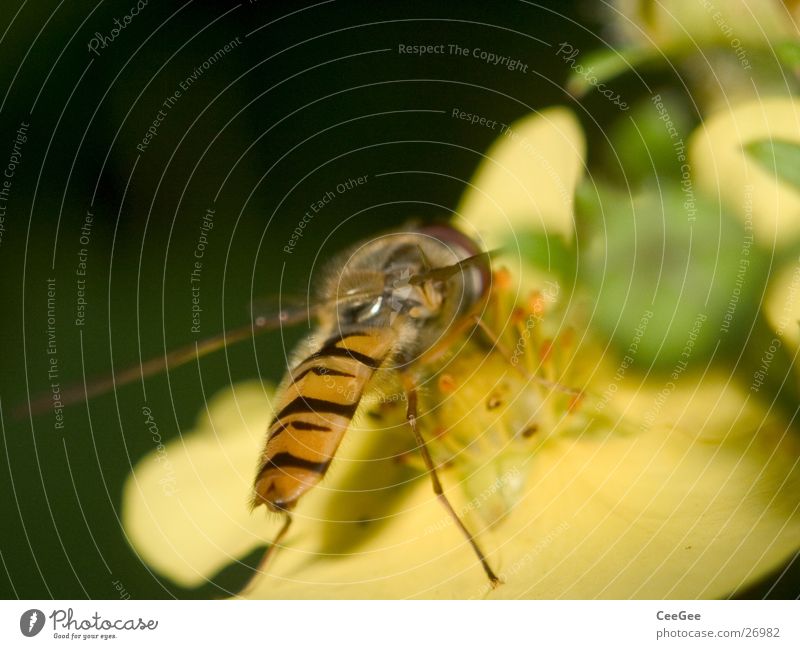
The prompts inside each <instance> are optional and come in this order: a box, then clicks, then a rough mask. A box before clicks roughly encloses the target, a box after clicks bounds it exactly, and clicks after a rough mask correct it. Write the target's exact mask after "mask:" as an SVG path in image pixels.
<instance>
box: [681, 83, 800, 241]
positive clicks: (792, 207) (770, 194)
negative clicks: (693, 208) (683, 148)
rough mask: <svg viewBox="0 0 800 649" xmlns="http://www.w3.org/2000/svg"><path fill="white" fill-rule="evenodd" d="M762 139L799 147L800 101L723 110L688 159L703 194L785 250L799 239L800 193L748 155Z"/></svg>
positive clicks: (696, 137) (696, 139)
mask: <svg viewBox="0 0 800 649" xmlns="http://www.w3.org/2000/svg"><path fill="white" fill-rule="evenodd" d="M758 140H772V141H786V142H791V143H794V144H796V145H800V102H798V101H797V100H796V99H794V98H778V97H773V98H766V99H761V100H759V101H751V102H747V103H744V104H738V105H734V106H733V107H731V108H728V109H726V110H724V111H719V112H718V113H716V114H714V115H712V116H710V117H709V118H708V119H707V120H706V121H705V122H704V123H703V125H702V126H701V127H700V128H698V129H697V131H695V133H694V134H693V136H692V138H691V141H690V143H689V153H690V159H691V163H692V168H693V169H694V173H695V178H696V180H697V184H698V187H699V188H700V189H702V190H704V191H706V192H708V193H709V194H711V195H712V196H718V197H719V198H720V199H721V200H722V201H723V202H724V203H725V204H727V205H730V206H731V207H733V208H734V209H735V210H736V212H737V214H739V216H740V218H741V219H742V221H743V222H744V224H745V227H746V228H747V229H748V230H752V232H753V234H754V235H755V237H756V240H757V241H758V242H759V243H761V244H762V245H764V246H766V247H768V248H772V247H781V246H785V245H787V244H789V243H791V242H796V241H797V240H798V237H799V236H800V191H799V190H798V189H797V187H793V186H792V185H790V184H788V183H786V182H785V181H784V180H782V179H781V178H780V177H778V175H777V174H775V173H770V172H769V171H768V170H767V169H765V168H764V167H763V166H761V165H759V164H758V162H756V160H754V159H753V157H752V156H751V155H749V154H748V153H747V152H746V150H745V146H746V145H748V144H750V143H751V142H755V141H758Z"/></svg>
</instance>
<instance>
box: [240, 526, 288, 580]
mask: <svg viewBox="0 0 800 649" xmlns="http://www.w3.org/2000/svg"><path fill="white" fill-rule="evenodd" d="M284 514H285V516H286V520H285V521H284V522H283V526H282V527H281V529H280V530H279V531H278V533H277V534H276V535H275V538H274V539H273V540H272V543H271V544H270V545H269V547H268V548H267V549H266V550H265V551H264V556H262V557H261V560H260V561H259V562H258V565H257V566H256V568H255V572H254V573H253V576H252V577H250V580H249V581H248V582H247V584H246V585H245V587H244V588H242V590H241V591H239V595H240V596H242V595H246V594H247V593H248V591H250V590H251V589H252V588H253V586H254V585H255V582H256V580H257V579H258V578H259V577H260V576H261V575H262V574H263V573H264V572H265V571H266V568H267V564H268V563H269V561H270V559H271V558H272V556H273V555H274V554H275V552H276V551H277V550H278V548H279V547H280V542H281V541H282V540H283V537H284V536H286V532H288V531H289V526H290V525H291V524H292V516H291V514H290V513H289V512H287V511H284Z"/></svg>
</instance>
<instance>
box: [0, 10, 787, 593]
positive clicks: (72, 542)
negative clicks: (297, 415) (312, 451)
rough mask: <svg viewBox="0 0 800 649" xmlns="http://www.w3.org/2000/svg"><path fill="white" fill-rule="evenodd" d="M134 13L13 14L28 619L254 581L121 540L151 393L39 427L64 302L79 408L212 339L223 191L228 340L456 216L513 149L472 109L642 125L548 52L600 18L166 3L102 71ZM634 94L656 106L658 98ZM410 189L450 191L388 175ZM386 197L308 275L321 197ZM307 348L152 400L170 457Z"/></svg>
mask: <svg viewBox="0 0 800 649" xmlns="http://www.w3.org/2000/svg"><path fill="white" fill-rule="evenodd" d="M134 4H135V0H125V1H122V2H100V3H99V4H97V5H95V3H92V2H86V3H84V2H80V3H77V2H75V3H69V2H68V3H64V5H63V6H61V7H59V8H58V9H56V7H57V5H58V3H57V2H49V1H45V0H39V1H37V2H35V3H28V4H27V5H26V6H25V7H24V8H23V9H22V10H21V11H20V12H19V14H17V9H18V8H19V7H18V4H17V3H14V2H11V3H7V2H4V3H3V6H2V8H1V9H0V33H2V31H4V30H6V33H5V37H4V39H3V41H2V43H0V56H1V57H2V58H1V59H0V60H2V68H0V79H1V80H2V82H0V92H2V93H3V94H4V95H5V94H6V90H7V91H8V92H7V95H6V97H5V103H4V104H3V106H2V110H0V163H2V164H5V160H6V156H7V155H8V154H10V151H11V146H12V141H13V138H14V133H15V131H16V130H17V128H18V126H19V124H20V122H22V121H27V122H29V123H30V128H29V140H28V142H27V143H26V144H25V146H24V149H23V152H22V163H21V164H20V166H19V167H18V169H17V173H16V175H15V177H14V179H13V188H12V193H11V197H10V201H9V211H8V216H7V218H6V221H5V224H4V225H5V228H6V231H5V233H4V236H3V239H2V245H0V285H1V286H2V292H3V293H2V295H3V307H4V317H3V318H2V338H0V339H2V341H3V353H2V358H3V360H2V388H1V390H0V398H1V399H2V424H3V428H2V433H3V435H2V436H3V444H2V447H1V448H2V454H3V460H2V462H1V463H0V480H1V482H0V489H2V494H3V499H2V517H1V518H0V520H2V543H1V544H0V551H1V552H2V555H1V556H2V564H3V565H2V568H0V595H2V596H3V597H5V598H14V597H19V598H34V599H37V598H49V597H54V598H83V597H92V598H115V597H116V596H117V593H116V590H115V588H114V586H113V584H112V582H113V581H114V580H115V579H119V580H120V581H121V582H122V583H123V584H124V587H125V588H126V590H127V591H128V592H129V593H130V594H131V596H132V597H134V598H160V597H192V596H204V597H205V596H218V595H222V594H224V589H225V588H233V587H235V586H236V584H237V580H240V579H241V578H242V575H241V574H239V573H236V571H234V573H235V574H226V575H222V576H221V577H220V579H219V580H217V586H210V585H209V586H207V587H204V588H203V589H201V590H200V591H196V592H187V591H185V590H182V589H180V588H178V587H176V586H175V585H174V584H172V583H170V582H169V581H168V580H165V579H162V578H160V577H159V576H158V575H155V574H153V573H151V572H150V571H149V570H148V568H147V566H146V565H144V564H142V562H140V560H139V559H138V558H137V557H136V555H135V554H134V552H133V551H132V550H131V548H130V547H129V546H128V544H127V542H126V540H125V536H124V533H123V530H122V528H121V525H120V523H119V507H120V493H121V488H122V484H123V482H124V480H125V477H126V476H127V474H128V472H129V471H130V466H131V464H132V463H134V462H136V461H137V460H138V459H140V458H141V457H142V456H144V455H145V454H147V453H148V452H150V451H151V450H152V448H153V444H152V441H151V439H150V435H149V434H148V432H147V430H146V428H145V427H144V426H143V425H142V417H141V406H142V404H143V403H144V402H145V397H144V394H143V391H142V385H141V384H140V383H135V384H133V385H129V386H126V387H124V388H120V389H119V390H118V391H117V392H116V393H113V394H108V395H106V396H103V397H98V398H95V399H93V400H91V402H90V403H89V404H78V405H75V406H72V407H70V408H68V409H67V410H66V411H65V417H66V419H65V428H64V430H63V431H62V430H55V429H54V426H53V416H52V412H49V411H48V412H45V413H44V414H42V415H41V416H38V417H35V418H33V419H32V420H29V419H28V418H27V417H23V418H21V419H20V418H14V416H13V412H12V411H13V410H14V408H15V407H16V406H18V405H20V404H25V403H27V398H28V397H27V395H28V394H31V395H35V394H38V393H41V392H42V391H43V390H47V389H48V384H49V381H48V379H47V363H48V359H47V354H46V344H47V335H46V309H47V303H46V282H47V279H48V277H55V278H56V281H57V287H58V288H57V342H58V358H59V361H60V369H61V373H60V379H61V382H62V385H65V384H69V383H72V382H73V381H76V380H80V379H81V376H82V373H83V372H85V374H86V375H87V376H95V375H104V374H108V373H110V371H111V369H112V366H113V368H116V369H117V370H119V369H120V368H123V367H126V366H129V365H131V364H134V363H136V362H138V360H139V358H140V353H141V356H142V357H143V358H148V357H151V356H156V355H158V354H161V353H163V351H164V350H165V349H172V348H174V347H177V346H181V345H184V344H187V343H190V342H192V341H193V340H195V338H196V337H197V336H196V335H195V334H192V333H191V330H190V328H191V311H190V309H191V292H190V290H189V280H188V278H189V274H190V272H191V268H192V263H193V257H192V252H193V250H194V247H195V245H196V242H197V237H198V234H199V229H200V223H201V217H202V215H203V213H204V211H205V209H206V208H207V207H209V206H210V205H211V204H212V201H213V200H214V196H215V195H216V193H217V192H218V191H220V190H221V191H220V196H219V199H218V200H217V202H216V219H215V227H214V229H213V230H212V232H211V234H210V243H209V246H208V249H207V251H206V256H205V258H204V268H203V274H202V283H201V291H202V292H201V295H202V307H203V309H204V312H203V315H202V325H201V326H202V334H203V335H210V334H213V333H216V332H219V331H221V330H223V329H225V328H231V327H234V326H238V325H242V324H245V323H247V322H248V319H249V305H250V304H251V302H252V300H253V298H254V297H258V296H263V295H275V294H277V293H278V292H279V291H288V292H290V293H300V294H303V293H304V292H305V290H306V287H307V284H308V280H309V275H310V273H311V271H312V266H313V262H314V260H315V258H316V256H317V254H318V252H319V259H320V260H324V259H327V258H328V257H329V256H330V255H331V254H333V253H334V252H335V251H337V250H339V249H341V248H342V247H343V246H344V245H346V244H348V243H351V242H352V241H354V240H357V239H359V238H362V237H364V236H366V235H368V234H370V233H374V232H378V231H381V230H383V229H386V228H387V227H390V226H393V225H397V224H401V223H403V222H404V221H406V220H407V219H408V218H409V217H418V218H422V219H425V220H429V219H435V218H443V217H447V215H448V211H449V210H451V209H453V208H454V207H455V206H456V204H457V201H458V198H459V196H460V194H461V192H462V190H463V182H464V181H466V180H468V179H469V177H470V176H471V174H472V172H473V171H474V169H475V168H476V167H477V165H478V164H479V162H480V152H482V151H485V149H486V148H487V146H488V145H489V144H490V143H491V142H492V141H493V140H494V139H495V138H496V137H497V133H496V132H492V131H490V130H487V129H485V128H480V127H478V126H471V125H469V124H467V123H465V122H463V121H457V120H455V119H453V118H452V117H451V116H450V114H449V113H450V111H451V110H452V109H453V108H455V107H458V108H461V109H463V110H466V111H468V112H472V113H479V114H482V115H485V116H487V117H489V118H490V119H497V120H501V121H503V122H506V123H508V122H510V121H513V120H514V119H515V118H518V117H520V116H523V115H525V114H527V113H529V112H530V111H531V110H535V109H537V108H543V107H547V106H551V105H554V104H566V105H571V106H573V107H575V108H576V111H577V112H578V113H579V115H580V117H581V120H582V122H583V123H584V127H585V129H586V130H587V133H588V134H589V139H590V143H598V145H599V146H598V148H602V146H603V143H604V141H605V136H604V134H603V129H604V128H605V126H606V125H607V124H608V123H609V121H610V120H612V119H615V118H616V117H618V112H617V111H616V109H615V108H614V107H613V106H612V105H611V104H610V103H609V102H607V101H605V100H604V99H603V98H602V97H599V96H592V95H590V96H588V97H587V98H586V100H585V101H583V102H582V105H581V106H578V105H577V104H576V102H575V101H574V100H573V99H572V98H571V97H569V96H568V95H567V94H566V93H565V92H564V91H563V90H562V88H563V82H564V80H565V78H566V75H567V73H568V69H567V67H566V65H565V64H564V62H563V61H562V60H561V58H560V57H558V56H556V55H555V49H557V48H554V47H549V46H546V45H543V44H542V43H541V42H539V41H538V40H537V39H542V40H544V41H546V42H547V43H551V44H557V43H558V42H560V41H564V40H566V41H569V42H571V43H572V44H573V45H575V46H577V47H579V48H581V49H582V50H589V49H592V48H597V47H601V46H603V43H602V41H601V40H600V38H601V37H607V36H608V34H607V33H606V31H604V28H603V26H602V25H601V23H600V21H599V20H598V15H597V14H596V10H595V9H594V8H593V7H594V6H595V3H586V4H585V5H582V4H580V3H568V2H548V3H542V4H537V3H527V2H510V1H508V2H505V1H504V2H491V3H489V2H437V3H430V2H403V3H375V2H339V1H336V2H329V3H320V4H319V6H316V7H314V8H313V9H310V10H308V11H305V12H298V13H294V14H293V13H292V12H296V11H297V10H298V9H300V8H301V7H303V6H305V5H303V4H302V3H296V2H291V3H289V2H267V1H262V2H254V3H252V4H251V3H248V2H243V3H226V2H213V3H212V2H206V3H203V2H191V1H190V2H187V3H185V4H182V3H180V2H176V3H173V2H167V1H160V2H159V1H158V0H150V2H149V4H148V6H147V7H146V8H145V9H144V10H143V11H142V12H141V14H140V15H139V16H137V17H136V18H134V19H133V21H132V22H131V24H130V25H129V26H128V27H127V28H126V29H125V30H123V31H122V32H121V33H120V35H119V36H118V37H117V38H116V40H115V41H114V42H113V43H112V44H110V45H109V46H108V47H107V48H106V49H103V50H100V53H99V56H95V55H93V54H91V53H89V52H88V51H87V42H88V41H89V39H90V38H91V37H92V35H93V33H94V32H95V31H100V32H102V33H107V32H108V31H109V30H110V29H111V27H113V19H114V17H121V16H123V15H124V14H125V13H127V12H128V11H129V9H130V7H131V6H133V5H134ZM308 4H309V5H310V4H314V3H308ZM576 4H577V6H576ZM260 26H263V28H262V29H260V30H259V31H257V32H255V33H254V34H252V35H250V36H247V37H245V35H246V34H248V33H249V32H251V31H252V30H253V29H255V28H256V27H260ZM237 36H240V37H242V45H241V46H239V47H237V48H236V49H234V50H233V51H232V52H231V53H230V54H228V55H227V56H225V57H224V58H222V59H221V60H220V61H219V62H217V63H216V64H215V65H214V66H213V67H211V68H210V69H209V70H208V71H207V72H206V73H204V74H203V75H202V76H201V77H200V78H199V79H198V80H197V82H196V83H195V84H194V85H193V86H192V87H191V88H190V89H189V90H188V92H185V93H184V95H183V97H182V98H181V99H180V100H179V101H178V103H177V104H176V105H175V106H174V107H173V108H171V109H170V110H169V111H168V114H167V117H166V118H165V120H164V121H163V123H162V124H161V126H160V127H159V130H158V134H157V136H156V137H155V138H154V139H153V141H152V142H151V144H150V146H149V148H148V149H147V151H146V152H145V153H144V154H141V155H140V154H139V152H137V150H136V144H137V143H138V142H139V141H140V140H141V138H142V137H143V136H144V134H145V132H146V130H147V127H148V126H149V124H150V123H151V121H152V120H153V119H154V118H155V116H156V113H157V112H158V110H159V108H161V103H162V102H163V101H164V100H165V99H166V97H168V96H169V95H171V94H172V92H173V91H174V89H175V88H176V87H178V83H179V82H180V81H181V80H183V79H185V78H186V77H187V76H188V75H189V74H190V73H191V71H192V70H193V68H195V67H196V66H198V65H199V64H201V63H202V62H203V61H205V60H206V59H207V58H208V57H209V56H211V55H212V54H213V53H214V52H215V51H216V50H217V49H219V48H220V47H222V46H223V45H224V44H225V43H227V42H229V41H231V40H233V39H234V38H235V37H237ZM399 43H459V44H461V45H465V46H468V47H471V48H474V47H481V48H482V49H485V50H487V51H492V52H497V53H500V54H505V55H508V56H511V57H515V58H519V59H521V60H522V61H524V62H526V63H528V65H529V72H528V74H527V75H523V74H521V73H520V72H509V71H507V70H505V69H504V68H502V67H492V66H489V65H486V64H485V63H483V62H480V61H477V60H474V59H471V58H466V59H462V58H460V57H455V56H425V57H413V56H408V55H400V54H398V53H397V46H398V44H399ZM384 49H386V50H389V51H386V52H373V53H369V54H363V53H365V52H369V51H374V50H384ZM649 81H650V82H651V83H656V84H657V83H659V82H663V83H667V82H668V81H669V79H666V78H664V79H660V78H659V77H658V75H657V74H653V75H651V76H650V77H649ZM615 88H618V89H619V90H620V91H621V93H622V94H624V95H625V96H627V97H631V98H636V97H637V96H640V95H643V94H644V88H642V87H641V85H640V82H639V81H638V80H637V79H635V78H633V77H632V75H631V78H627V77H626V78H622V79H620V80H618V82H615ZM34 102H35V104H34ZM426 111H446V112H445V113H444V114H442V113H438V112H426ZM594 150H595V148H594V145H593V144H590V151H594ZM591 156H592V157H590V163H592V162H595V159H594V158H595V154H594V153H592V154H591ZM409 170H412V171H426V172H434V174H436V175H434V174H423V173H412V174H400V175H389V176H384V177H375V174H380V173H385V172H391V171H409ZM613 171H614V170H613V169H610V170H609V172H610V173H609V175H613ZM364 174H368V175H369V181H368V182H367V184H366V185H364V186H362V187H360V188H358V189H357V190H354V191H350V192H347V193H345V194H343V195H341V196H337V198H336V199H335V201H334V202H333V203H331V204H330V205H328V206H327V207H326V208H325V209H324V210H323V211H322V212H321V213H320V214H319V215H318V216H316V217H315V219H314V220H313V222H312V223H311V224H310V225H309V226H308V227H307V228H306V230H305V234H304V236H303V238H302V239H300V240H299V242H298V244H297V246H296V248H295V252H294V253H293V254H292V255H287V254H285V253H284V252H283V247H284V245H286V241H287V240H288V238H289V236H290V234H291V232H292V230H293V229H294V227H295V225H296V223H297V221H298V220H299V219H300V218H301V217H302V215H303V213H304V212H305V211H306V210H308V207H309V204H310V203H311V202H312V201H313V200H315V199H317V198H319V197H320V196H322V195H323V194H325V192H326V191H328V190H333V189H334V188H335V186H336V184H337V183H339V182H341V181H343V180H344V179H346V178H348V177H357V176H362V175H364ZM446 176H452V178H453V180H451V179H448V178H446ZM226 177H227V178H226ZM455 179H457V180H455ZM223 182H224V186H223ZM95 191H96V196H95V199H94V203H93V205H92V196H93V195H94V193H95ZM88 209H91V210H92V212H93V213H94V215H95V226H94V228H93V232H92V236H91V243H90V245H89V257H88V264H89V267H88V270H89V272H88V277H87V293H88V296H87V301H88V308H87V313H86V315H87V318H86V324H85V325H84V326H83V327H81V328H78V327H76V326H75V325H74V323H73V319H74V312H75V297H76V284H75V279H76V276H75V268H76V264H77V252H78V250H79V248H80V247H81V246H80V244H79V236H80V227H81V224H82V223H83V218H84V215H85V213H86V211H87V210H88ZM318 261H319V260H317V262H316V263H318ZM51 264H52V265H51ZM281 278H283V280H281ZM301 333H302V331H287V332H285V333H284V334H283V337H282V336H281V334H280V333H275V334H272V335H266V336H263V337H262V338H261V339H259V340H258V341H256V343H255V345H253V344H250V343H244V344H240V345H237V346H235V347H231V348H230V349H228V350H226V351H225V352H223V353H218V354H216V355H214V356H210V357H207V358H204V359H203V360H202V362H201V363H200V366H199V368H198V366H196V365H190V366H188V367H184V368H181V369H177V370H175V371H174V372H172V373H171V374H170V375H169V376H166V375H162V376H158V377H155V378H152V379H150V380H148V381H147V383H146V390H147V395H146V399H147V404H148V405H149V406H150V407H151V408H152V409H153V411H154V412H156V413H159V417H158V420H159V425H160V427H161V432H162V435H163V436H164V438H165V439H170V438H173V437H175V436H177V435H178V434H179V433H180V431H184V430H187V429H189V428H190V427H191V426H192V424H193V422H194V419H195V417H196V415H197V413H198V412H199V411H200V409H201V407H202V404H203V396H202V395H203V393H205V394H206V395H211V394H213V393H214V392H216V391H217V390H218V389H220V388H222V387H224V386H226V385H228V384H229V383H230V382H232V381H239V380H243V379H248V378H253V377H257V376H261V377H263V378H264V379H266V380H270V381H277V380H278V379H279V378H280V376H281V373H282V370H283V367H284V362H285V361H284V354H285V351H286V348H287V347H290V346H291V344H292V343H293V342H294V340H296V339H297V337H298V336H299V335H301ZM81 334H82V338H81ZM81 341H82V345H83V347H82V348H81ZM201 379H202V384H201ZM251 559H252V558H251ZM774 581H775V580H774V579H772V580H769V581H768V582H765V584H764V585H762V586H760V587H759V588H756V589H754V590H752V591H750V592H748V593H745V594H744V595H745V596H759V597H760V596H763V595H764V594H765V593H767V592H768V591H769V592H770V594H771V596H783V597H786V596H791V597H794V596H796V595H797V593H798V586H797V582H798V579H797V577H796V574H795V576H792V575H791V574H790V575H789V576H787V577H785V578H783V579H782V580H780V581H779V583H778V586H777V588H774V589H772V590H770V589H771V587H772V586H773V582H774Z"/></svg>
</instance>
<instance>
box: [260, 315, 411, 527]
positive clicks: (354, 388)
mask: <svg viewBox="0 0 800 649" xmlns="http://www.w3.org/2000/svg"><path fill="white" fill-rule="evenodd" d="M395 337H396V334H395V332H394V331H393V330H391V329H364V330H359V331H355V330H354V331H350V332H347V333H342V334H339V335H336V336H334V337H332V338H330V339H329V340H327V341H326V342H325V343H324V344H323V345H322V347H321V348H320V349H319V350H318V351H316V352H314V353H312V354H311V355H310V356H308V358H306V359H305V360H304V361H302V362H301V363H300V364H299V365H297V366H296V367H295V368H294V369H293V370H291V377H290V378H289V379H287V382H286V385H285V387H284V389H283V392H282V394H279V395H278V401H277V404H276V411H277V414H276V416H275V419H274V420H273V421H272V423H271V424H270V427H269V434H268V436H267V445H266V448H265V449H264V453H263V455H262V458H261V464H260V466H259V471H258V475H257V476H256V480H255V497H254V500H253V506H254V507H255V506H258V505H261V504H265V505H266V506H267V507H269V508H270V509H272V510H276V511H277V510H287V509H291V508H292V507H293V506H294V505H295V503H296V502H297V499H298V498H300V496H302V495H303V494H304V493H305V492H306V491H308V490H309V489H311V488H312V487H313V486H314V485H316V484H317V483H318V482H319V481H320V480H321V479H322V476H323V475H325V471H327V470H328V466H329V465H330V463H331V459H332V458H333V455H334V453H336V449H337V448H338V446H339V442H340V441H341V440H342V436H343V435H344V433H345V431H346V430H347V428H348V427H349V426H350V422H351V420H352V419H353V416H354V415H355V413H356V410H357V408H358V404H359V402H360V401H361V397H362V395H363V394H364V390H365V388H366V387H367V383H368V382H369V380H370V379H371V378H372V376H373V374H374V373H375V371H376V370H377V369H378V368H379V367H380V366H381V364H382V363H383V362H384V360H385V359H386V357H387V356H388V354H389V352H390V350H391V347H392V343H393V342H394V340H395Z"/></svg>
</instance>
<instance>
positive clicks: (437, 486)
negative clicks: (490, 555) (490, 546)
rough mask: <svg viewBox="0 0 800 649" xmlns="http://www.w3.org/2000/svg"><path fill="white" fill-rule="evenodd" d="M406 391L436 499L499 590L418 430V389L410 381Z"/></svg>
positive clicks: (409, 414) (410, 418) (408, 416)
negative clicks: (451, 502)
mask: <svg viewBox="0 0 800 649" xmlns="http://www.w3.org/2000/svg"><path fill="white" fill-rule="evenodd" d="M405 383H406V385H405V390H406V397H407V404H408V407H407V410H406V419H407V420H408V425H409V426H410V427H411V431H412V432H413V433H414V438H415V439H416V442H417V446H418V447H419V450H420V453H422V459H423V460H424V461H425V466H426V467H428V472H429V473H430V476H431V481H432V482H433V492H434V493H435V494H436V497H437V498H438V499H439V502H440V503H442V505H443V506H444V508H445V509H446V510H447V513H448V514H450V516H451V517H452V519H453V521H455V523H456V525H457V526H458V529H460V530H461V532H462V533H463V534H464V536H465V537H466V539H467V541H469V543H470V545H471V546H472V549H473V550H474V551H475V554H476V555H477V556H478V559H479V560H480V562H481V565H482V566H483V569H484V571H485V572H486V576H487V577H489V582H490V583H491V585H492V588H497V586H499V585H500V584H501V583H503V582H502V581H501V580H500V578H499V577H498V576H497V575H496V574H494V571H493V570H492V568H491V566H490V565H489V562H488V561H486V557H485V556H484V554H483V551H482V550H481V549H480V547H479V546H478V543H477V542H476V541H475V539H474V537H473V536H472V534H470V532H469V530H468V529H467V527H466V526H465V525H464V523H463V522H462V521H461V519H460V518H459V517H458V514H457V513H456V510H455V509H453V506H452V505H451V504H450V501H449V500H448V499H447V496H445V494H444V490H443V489H442V483H441V482H439V476H438V475H437V473H436V467H435V466H434V464H433V458H432V457H431V455H430V453H429V452H428V447H427V446H425V440H424V439H423V437H422V434H421V433H420V432H419V429H418V428H417V390H416V388H415V387H414V386H413V385H411V384H410V382H409V381H406V382H405Z"/></svg>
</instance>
